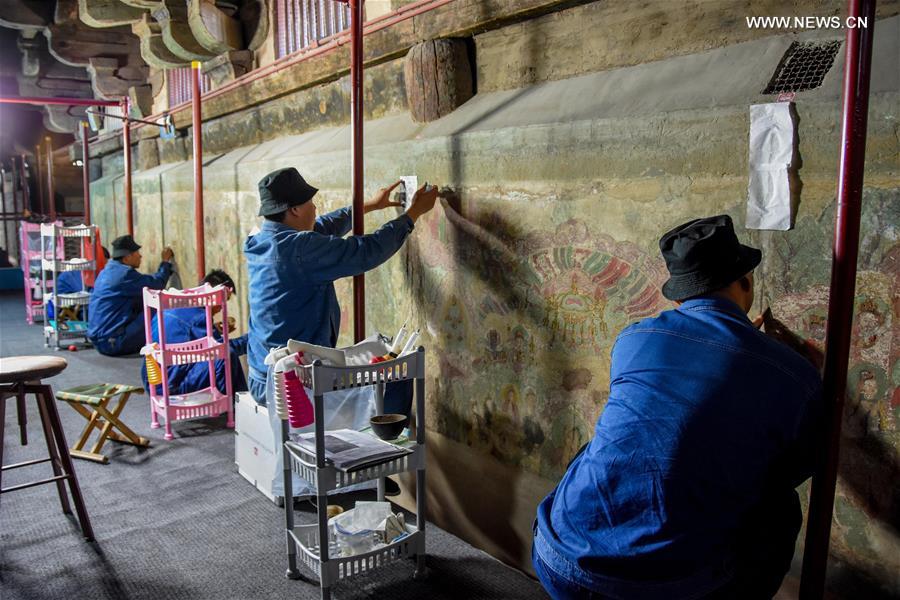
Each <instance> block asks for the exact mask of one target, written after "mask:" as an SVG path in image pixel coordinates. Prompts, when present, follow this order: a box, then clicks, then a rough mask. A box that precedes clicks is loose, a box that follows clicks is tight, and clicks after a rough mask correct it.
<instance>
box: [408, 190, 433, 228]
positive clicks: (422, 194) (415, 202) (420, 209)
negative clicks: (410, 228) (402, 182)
mask: <svg viewBox="0 0 900 600" xmlns="http://www.w3.org/2000/svg"><path fill="white" fill-rule="evenodd" d="M426 186H428V184H427V183H426V184H425V185H423V186H422V187H420V188H419V189H418V190H416V195H415V196H413V199H412V202H410V204H409V208H408V209H407V210H406V214H407V215H409V218H410V219H412V220H413V221H414V222H415V221H416V220H417V219H418V218H419V217H421V216H422V215H424V214H425V213H427V212H428V211H430V210H431V209H432V208H434V203H435V201H436V200H437V198H438V189H437V186H434V185H432V186H429V187H430V189H428V190H427V191H426V190H425V187H426Z"/></svg>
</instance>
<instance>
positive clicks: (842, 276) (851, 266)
mask: <svg viewBox="0 0 900 600" xmlns="http://www.w3.org/2000/svg"><path fill="white" fill-rule="evenodd" d="M860 17H862V18H863V19H865V20H866V21H865V22H866V23H867V24H868V26H866V27H848V28H847V43H846V50H845V62H844V87H843V96H844V109H843V124H842V126H841V158H840V170H839V173H838V189H837V209H836V210H835V218H834V250H833V259H832V266H831V291H830V296H829V300H828V325H827V331H826V337H825V370H824V375H823V394H822V395H823V398H824V401H825V419H826V422H825V435H824V437H823V438H822V439H823V441H825V452H824V456H823V457H822V459H821V462H820V463H819V465H817V468H816V471H815V473H814V475H813V480H812V487H811V490H810V500H809V516H808V518H807V524H806V549H805V551H804V553H803V571H802V578H801V580H800V598H801V599H802V600H813V599H819V598H822V596H823V594H824V592H825V575H826V569H827V566H828V542H829V537H830V535H831V519H832V511H833V510H834V491H835V485H836V483H837V470H838V458H839V453H840V439H841V426H842V424H843V413H844V396H845V394H846V389H847V363H848V361H849V357H850V341H851V339H850V338H851V333H852V325H853V298H854V295H855V290H856V261H857V257H858V255H859V224H860V213H861V208H862V190H863V176H864V171H865V161H866V122H867V120H868V115H869V80H870V76H871V66H872V38H873V36H874V33H875V32H874V25H875V0H849V3H848V15H847V18H848V21H849V20H851V19H852V20H854V22H856V23H860V20H859V18H860Z"/></svg>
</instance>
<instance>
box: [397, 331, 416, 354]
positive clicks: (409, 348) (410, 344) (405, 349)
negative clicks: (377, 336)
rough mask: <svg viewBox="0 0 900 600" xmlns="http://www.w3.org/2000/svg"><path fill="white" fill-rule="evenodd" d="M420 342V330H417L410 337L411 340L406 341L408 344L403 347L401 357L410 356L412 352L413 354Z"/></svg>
mask: <svg viewBox="0 0 900 600" xmlns="http://www.w3.org/2000/svg"><path fill="white" fill-rule="evenodd" d="M418 341H419V330H418V329H416V330H415V331H413V332H412V334H411V335H410V336H409V339H408V340H406V344H405V345H404V346H403V351H402V352H400V356H405V355H407V354H409V353H410V352H412V351H413V350H414V349H415V347H416V343H417V342H418Z"/></svg>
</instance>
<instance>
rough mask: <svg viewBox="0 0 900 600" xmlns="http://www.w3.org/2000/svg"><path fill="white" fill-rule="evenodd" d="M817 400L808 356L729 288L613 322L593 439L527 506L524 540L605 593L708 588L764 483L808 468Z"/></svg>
mask: <svg viewBox="0 0 900 600" xmlns="http://www.w3.org/2000/svg"><path fill="white" fill-rule="evenodd" d="M821 408H822V407H821V380H820V378H819V374H818V372H817V371H816V369H815V368H814V367H813V366H812V365H811V364H809V363H808V362H807V361H806V360H805V359H804V358H802V357H801V356H800V355H799V354H796V353H795V352H794V351H792V350H790V349H789V348H788V347H787V346H785V345H783V344H781V343H779V342H777V341H775V340H773V339H772V338H770V337H768V336H766V335H765V334H764V333H762V332H760V331H758V330H756V328H754V327H753V325H752V324H751V323H750V321H749V319H748V318H747V316H746V314H744V312H743V311H742V310H741V309H740V307H738V306H737V305H736V304H734V303H733V302H731V301H729V300H726V299H723V298H718V297H709V298H700V299H694V300H688V301H687V302H684V303H683V304H682V305H681V306H680V307H679V308H678V309H677V310H671V311H666V312H664V313H662V314H661V315H659V316H658V317H656V318H652V319H646V320H644V321H641V322H640V323H637V324H635V325H632V326H630V327H628V328H626V329H625V330H624V331H623V332H622V333H621V334H620V335H619V337H618V339H617V340H616V343H615V346H614V348H613V351H612V362H611V369H610V393H609V401H608V402H607V404H606V407H605V409H604V410H603V413H602V414H601V416H600V419H599V421H598V422H597V427H596V430H595V435H594V438H593V439H592V440H591V441H590V442H589V443H588V445H587V446H586V447H585V449H584V451H583V452H582V453H581V454H580V455H579V456H577V457H576V458H575V459H574V460H573V461H572V463H571V464H570V465H569V468H568V470H567V471H566V473H565V475H563V478H562V480H561V481H560V483H559V485H558V486H557V487H556V489H555V490H554V491H553V492H552V493H551V494H550V495H549V496H548V497H547V498H546V499H545V500H544V501H543V502H542V503H541V505H540V506H539V507H538V513H537V536H536V539H535V552H536V553H537V554H538V555H539V556H540V557H541V558H542V560H543V561H544V562H545V564H547V565H548V566H549V567H550V568H552V569H554V571H555V572H557V573H559V574H563V575H565V576H566V577H567V578H568V579H570V580H573V581H577V582H578V583H579V584H580V585H582V586H583V587H586V588H588V589H592V590H594V591H596V592H598V593H602V594H608V595H609V596H611V597H629V598H641V597H692V596H693V595H702V594H703V593H706V592H709V591H712V590H715V589H716V588H717V587H719V586H720V585H722V584H723V583H726V582H727V581H728V580H729V578H730V577H731V574H732V572H733V565H734V562H735V550H736V548H737V547H738V545H739V544H740V540H739V539H737V538H738V531H739V529H740V527H741V526H742V525H743V524H744V523H743V519H744V518H745V517H746V515H748V513H749V512H750V511H751V510H752V508H753V507H754V506H756V505H758V504H759V503H761V502H762V499H763V497H764V496H766V495H767V493H768V492H767V490H784V489H788V490H790V489H792V488H794V487H796V486H797V485H799V484H800V483H801V482H802V481H804V480H805V479H807V478H808V477H810V476H811V474H812V469H813V436H814V431H815V428H816V427H817V426H818V423H819V420H820V413H821Z"/></svg>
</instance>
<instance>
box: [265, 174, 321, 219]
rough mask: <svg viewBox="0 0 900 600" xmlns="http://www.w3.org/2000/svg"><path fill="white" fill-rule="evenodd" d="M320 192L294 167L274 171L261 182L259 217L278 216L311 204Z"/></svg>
mask: <svg viewBox="0 0 900 600" xmlns="http://www.w3.org/2000/svg"><path fill="white" fill-rule="evenodd" d="M318 191H319V190H318V189H317V188H314V187H313V186H311V185H309V184H308V183H306V180H305V179H303V177H302V176H301V175H300V173H299V172H298V171H297V169H295V168H294V167H288V168H286V169H278V170H277V171H272V172H271V173H269V174H268V175H266V176H265V177H263V178H262V179H261V180H260V182H259V216H260V217H265V216H267V215H274V214H278V213H280V212H284V211H286V210H287V209H289V208H290V207H292V206H297V205H300V204H304V203H306V202H309V201H310V200H312V198H313V196H315V195H316V193H317V192H318Z"/></svg>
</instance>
